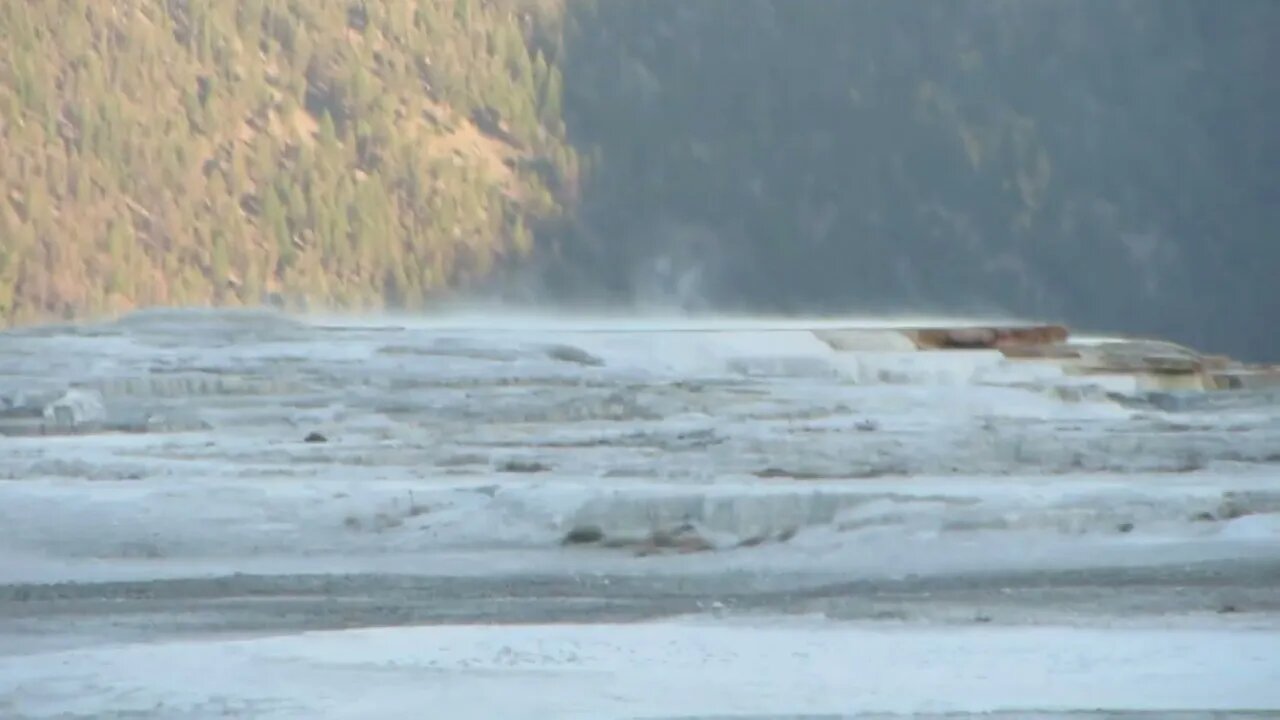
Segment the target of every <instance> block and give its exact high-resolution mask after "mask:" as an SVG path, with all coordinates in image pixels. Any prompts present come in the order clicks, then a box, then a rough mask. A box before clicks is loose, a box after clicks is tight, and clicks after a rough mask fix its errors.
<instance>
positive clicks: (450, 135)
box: [0, 0, 1280, 357]
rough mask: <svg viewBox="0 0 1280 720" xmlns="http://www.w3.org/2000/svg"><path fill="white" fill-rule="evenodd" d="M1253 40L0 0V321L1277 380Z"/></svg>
mask: <svg viewBox="0 0 1280 720" xmlns="http://www.w3.org/2000/svg"><path fill="white" fill-rule="evenodd" d="M1276 37H1280V3H1277V2H1274V0H1232V1H1231V2H1210V1H1209V0H1114V1H1112V2H1093V1H1092V0H956V1H955V2H881V1H878V0H838V1H833V2H796V1H793V0H692V1H690V0H419V1H416V2H415V1H413V0H381V1H375V0H234V1H233V0H225V1H224V0H113V2H110V3H106V2H99V1H98V0H25V1H24V2H6V3H0V142H2V143H3V147H2V150H0V315H2V316H3V317H5V318H6V319H8V320H11V321H13V320H17V321H27V320H32V319H35V318H43V317H49V316H73V315H86V314H98V313H104V312H114V311H118V310H121V309H126V308H129V307H133V306H137V305H147V304H154V303H164V304H190V303H206V302H217V303H242V302H248V303H256V302H258V301H259V300H260V299H261V298H262V297H263V296H264V294H266V293H279V294H281V295H282V296H284V297H286V298H298V299H302V298H305V299H307V301H309V302H310V303H313V304H315V305H321V306H339V307H357V308H362V307H370V306H376V305H382V304H390V305H395V306H401V307H408V308H417V307H423V306H425V305H428V304H430V303H431V302H433V301H434V299H435V298H437V297H439V296H441V294H443V293H447V292H450V291H455V290H463V291H466V290H474V291H477V292H481V291H482V292H486V293H487V292H499V293H502V294H507V295H509V296H515V297H522V298H525V299H543V298H548V297H556V298H565V297H567V298H593V299H594V298H601V297H605V298H609V299H614V300H622V301H632V300H636V299H639V300H641V301H651V300H670V299H672V298H673V297H674V299H676V300H678V301H681V302H684V303H686V304H690V305H696V304H702V305H704V306H708V305H709V306H722V307H725V306H727V307H749V308H755V309H769V310H778V309H783V310H805V311H813V310H858V309H868V310H881V309H894V310H911V309H934V310H936V309H944V310H948V311H952V312H957V311H974V312H992V311H999V312H1007V313H1013V314H1021V315H1028V314H1035V315H1041V316H1046V317H1051V318H1053V319H1058V320H1064V321H1067V322H1070V323H1074V324H1077V325H1089V326H1093V327H1098V328H1102V329H1115V330H1124V331H1133V332H1148V333H1158V334H1163V335H1167V336H1171V337H1173V338H1175V339H1179V340H1182V341H1185V342H1190V343H1193V344H1196V345H1200V346H1204V347H1210V348H1212V349H1216V350H1222V351H1227V352H1235V353H1239V354H1244V355H1248V356H1251V357H1261V356H1270V357H1280V337H1275V336H1274V335H1275V334H1274V333H1268V332H1260V331H1259V328H1263V327H1266V326H1267V324H1268V323H1269V322H1270V323H1272V324H1273V321H1274V318H1275V317H1276V315H1277V313H1280V289H1277V288H1278V285H1277V283H1276V281H1275V277H1276V275H1277V274H1280V238H1277V228H1280V132H1276V128H1277V127H1280V83H1277V82H1275V81H1274V80H1272V79H1271V73H1272V72H1273V70H1272V68H1275V67H1280V43H1277V42H1276V41H1275V38H1276ZM521 293H523V294H521Z"/></svg>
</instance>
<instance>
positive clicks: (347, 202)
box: [0, 0, 576, 321]
mask: <svg viewBox="0 0 1280 720" xmlns="http://www.w3.org/2000/svg"><path fill="white" fill-rule="evenodd" d="M536 11H537V6H536V4H534V3H518V2H510V3H502V4H493V3H483V2H479V1H474V2H461V1H459V2H455V1H454V0H436V1H425V0H385V1H379V2H359V3H352V2H348V1H347V0H236V1H235V2H232V1H230V0H228V1H225V2H224V1H222V0H216V1H215V0H168V1H164V0H113V1H112V2H101V1H100V0H23V1H22V2H5V3H0V138H2V140H0V142H2V143H3V150H2V151H0V198H2V201H0V238H3V243H2V244H0V315H2V316H6V317H8V318H10V319H13V320H19V321H21V320H27V319H33V318H36V317H43V316H48V315H51V314H52V315H67V316H69V315H81V314H93V313H101V312H104V311H115V310H119V309H123V308H128V307H132V306H135V305H150V304H203V303H206V302H221V303H238V302H249V303H257V302H259V301H260V300H261V298H262V297H263V296H264V294H265V293H268V292H280V293H282V294H283V295H284V296H286V297H289V298H295V297H306V298H309V299H310V300H311V301H312V302H314V303H320V304H325V305H337V306H356V307H359V306H362V305H365V304H373V303H376V302H380V301H382V300H383V299H384V298H385V299H388V300H390V301H391V302H393V303H396V304H402V305H405V306H410V307H412V306H417V305H420V304H421V303H422V302H423V299H424V297H426V296H428V295H430V294H432V293H433V292H438V291H441V290H443V289H445V288H450V287H458V286H465V285H466V283H467V282H468V281H469V280H472V279H474V278H477V277H483V276H485V275H486V274H487V273H488V271H489V269H490V267H491V266H492V265H493V264H494V262H495V260H497V259H499V258H502V257H503V256H506V255H509V254H512V253H516V254H519V253H527V252H529V250H530V249H531V247H532V236H531V228H530V223H531V222H532V221H534V220H536V219H538V218H542V217H549V216H553V215H555V214H556V213H557V212H558V207H559V200H558V197H557V196H558V195H559V194H563V193H564V192H566V191H567V189H568V188H570V187H571V185H572V183H573V178H574V174H575V172H576V170H575V160H574V156H573V152H572V151H571V150H570V149H569V148H568V146H567V145H566V143H565V142H564V132H563V124H562V123H561V121H560V107H559V96H560V89H559V88H560V83H561V80H560V77H559V74H558V73H559V71H558V70H557V69H556V68H554V67H552V66H551V65H549V64H548V62H547V58H546V57H545V56H544V55H543V54H542V53H541V52H539V49H538V47H537V38H538V37H540V36H545V37H548V38H556V37H558V33H557V31H556V30H555V28H554V27H553V26H543V25H542V24H541V22H540V16H539V15H538V14H537V12H536ZM553 20H554V18H553Z"/></svg>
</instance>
